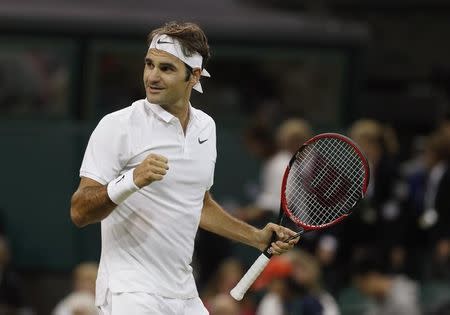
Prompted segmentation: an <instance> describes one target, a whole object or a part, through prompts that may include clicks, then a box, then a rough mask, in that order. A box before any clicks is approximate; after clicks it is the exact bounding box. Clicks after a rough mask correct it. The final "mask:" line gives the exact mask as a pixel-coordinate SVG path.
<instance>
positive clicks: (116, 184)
mask: <svg viewBox="0 0 450 315" xmlns="http://www.w3.org/2000/svg"><path fill="white" fill-rule="evenodd" d="M133 171H134V168H133V169H131V170H129V171H127V172H125V173H123V174H122V175H120V176H119V177H117V178H116V179H113V180H112V181H110V182H109V184H108V186H107V191H108V196H109V199H111V201H112V202H114V203H115V204H116V205H119V204H121V203H122V202H123V201H124V200H125V199H127V198H128V197H130V195H131V194H133V193H134V192H136V191H138V190H139V187H138V186H136V184H135V183H134V180H133Z"/></svg>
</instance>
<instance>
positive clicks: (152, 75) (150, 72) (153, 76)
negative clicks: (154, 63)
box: [147, 67, 160, 82]
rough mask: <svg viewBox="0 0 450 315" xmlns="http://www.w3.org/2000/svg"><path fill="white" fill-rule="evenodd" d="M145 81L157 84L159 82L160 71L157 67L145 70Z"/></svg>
mask: <svg viewBox="0 0 450 315" xmlns="http://www.w3.org/2000/svg"><path fill="white" fill-rule="evenodd" d="M147 80H148V81H150V82H158V81H159V80H160V71H159V69H158V68H157V67H153V69H147Z"/></svg>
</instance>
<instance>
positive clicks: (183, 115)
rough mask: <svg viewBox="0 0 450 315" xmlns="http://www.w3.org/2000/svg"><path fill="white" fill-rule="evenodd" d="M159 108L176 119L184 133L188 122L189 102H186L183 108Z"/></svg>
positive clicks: (163, 106)
mask: <svg viewBox="0 0 450 315" xmlns="http://www.w3.org/2000/svg"><path fill="white" fill-rule="evenodd" d="M160 106H161V107H162V108H164V109H165V110H166V111H168V112H169V113H171V114H172V115H174V116H175V117H177V118H178V120H179V121H180V124H181V127H182V128H183V131H184V132H186V128H187V125H188V122H189V102H186V103H185V104H184V105H183V106H165V105H160Z"/></svg>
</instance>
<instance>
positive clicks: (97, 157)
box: [80, 115, 130, 185]
mask: <svg viewBox="0 0 450 315" xmlns="http://www.w3.org/2000/svg"><path fill="white" fill-rule="evenodd" d="M127 139H128V137H127V126H126V125H125V124H123V123H121V122H120V121H119V120H118V119H117V118H114V116H111V115H107V116H105V117H104V118H103V119H102V120H101V121H100V122H99V124H98V125H97V127H96V128H95V130H94V131H93V132H92V134H91V137H90V139H89V142H88V145H87V147H86V151H85V153H84V158H83V162H82V164H81V168H80V176H84V177H88V178H91V179H93V180H95V181H97V182H99V183H101V184H103V185H105V184H107V183H109V182H110V181H111V180H113V179H114V178H116V177H117V176H119V175H120V174H121V173H122V171H123V169H124V167H125V165H126V163H127V160H128V157H129V156H130V155H129V151H130V150H129V141H128V140H127Z"/></svg>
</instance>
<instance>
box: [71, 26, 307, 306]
mask: <svg viewBox="0 0 450 315" xmlns="http://www.w3.org/2000/svg"><path fill="white" fill-rule="evenodd" d="M149 42H150V47H149V50H148V52H147V55H146V57H145V66H144V76H143V81H144V85H145V91H146V99H144V100H139V101H136V102H134V103H133V104H132V105H131V106H130V107H127V108H125V109H122V110H119V111H117V112H114V113H112V114H109V115H106V116H105V117H104V118H103V119H102V120H101V121H100V123H99V124H98V126H97V127H96V129H95V130H94V132H93V133H92V135H91V138H90V140H89V144H88V146H87V149H86V153H85V156H84V159H83V163H82V166H81V170H80V176H81V180H80V185H79V187H78V189H77V191H76V192H75V193H74V195H73V197H72V202H71V217H72V220H73V222H74V223H75V224H76V225H77V226H79V227H82V226H85V225H88V224H92V223H96V222H99V221H101V229H102V254H101V259H100V266H99V273H98V277H97V288H96V304H97V305H98V306H99V308H100V309H101V313H102V314H108V315H109V314H111V315H122V314H165V315H168V314H192V315H201V314H208V312H207V311H206V309H205V307H204V306H203V304H202V302H201V301H200V299H199V298H198V293H197V289H196V287H195V282H194V278H193V275H192V268H191V266H190V263H191V259H192V253H193V249H194V238H195V234H196V232H197V229H198V226H200V227H201V228H203V229H205V230H208V231H210V232H214V233H216V234H219V235H222V236H224V237H227V238H230V239H233V240H235V241H239V242H243V243H245V244H248V245H251V246H253V247H256V248H258V249H260V250H263V249H264V248H265V247H266V246H267V245H268V244H269V242H270V239H271V236H272V233H276V235H277V236H278V241H276V242H272V243H271V247H272V249H273V250H274V252H275V253H276V254H281V253H283V252H285V251H287V250H289V249H290V248H292V247H293V246H294V244H295V243H296V242H297V241H298V239H296V240H292V241H289V242H283V240H286V239H287V238H288V237H289V236H291V235H294V234H295V233H294V232H293V231H291V230H289V229H286V228H283V227H281V226H278V225H275V224H271V223H269V224H267V225H266V226H265V227H264V228H263V229H261V230H259V229H256V228H255V227H252V226H250V225H247V224H246V223H244V222H241V221H239V220H237V219H235V218H233V217H231V216H230V215H228V214H227V213H226V212H225V211H224V210H223V209H222V208H221V207H220V206H219V205H218V204H217V203H216V202H215V201H214V200H213V198H212V197H211V194H210V193H209V189H210V187H211V186H212V184H213V175H214V166H215V161H216V131H215V124H214V121H213V119H212V118H211V117H209V116H208V115H206V114H205V113H203V112H202V111H200V110H197V109H195V108H193V107H192V106H191V105H190V103H189V99H190V95H191V90H192V89H195V90H197V91H199V92H202V88H201V85H200V82H199V80H200V76H202V75H203V76H209V74H208V72H207V71H206V70H205V69H204V66H205V64H206V62H207V59H208V57H209V47H208V43H207V39H206V36H205V35H204V33H203V31H202V30H201V29H200V28H199V27H198V26H197V25H195V24H192V23H184V24H177V23H173V22H172V23H169V24H166V25H165V26H163V27H161V28H159V29H156V30H154V31H153V32H152V33H151V34H150V36H149Z"/></svg>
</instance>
